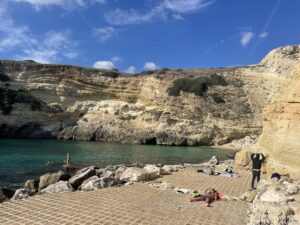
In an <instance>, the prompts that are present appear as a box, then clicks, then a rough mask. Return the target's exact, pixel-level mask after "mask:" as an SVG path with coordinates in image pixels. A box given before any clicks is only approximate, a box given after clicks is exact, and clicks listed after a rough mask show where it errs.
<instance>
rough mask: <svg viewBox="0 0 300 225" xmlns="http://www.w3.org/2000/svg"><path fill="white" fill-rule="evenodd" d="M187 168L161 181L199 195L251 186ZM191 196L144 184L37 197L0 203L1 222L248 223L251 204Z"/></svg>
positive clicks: (231, 192)
mask: <svg viewBox="0 0 300 225" xmlns="http://www.w3.org/2000/svg"><path fill="white" fill-rule="evenodd" d="M195 171H196V169H195V168H187V169H184V170H182V171H180V172H178V173H174V174H173V175H169V176H164V177H163V178H160V179H162V180H166V181H167V182H169V183H170V184H172V185H174V186H176V187H181V188H191V189H195V190H199V191H202V190H204V189H205V188H207V187H209V186H211V187H214V188H215V189H217V190H218V191H220V192H224V193H226V194H229V195H235V196H239V195H240V194H241V193H243V192H245V191H246V190H247V188H248V185H249V180H250V177H249V174H247V173H246V172H241V178H239V179H232V178H227V177H214V176H208V175H205V174H198V173H196V172H195ZM189 197H190V196H189V195H184V194H177V193H175V191H173V190H171V189H167V190H163V189H156V188H153V187H150V186H149V185H148V184H147V183H136V184H133V185H130V186H122V187H112V188H105V189H99V190H96V191H91V192H73V193H58V194H44V195H37V196H34V197H31V198H28V199H24V200H16V201H10V202H6V203H3V204H0V224H1V225H2V224H3V225H6V224H7V225H14V224H22V225H23V224H28V225H29V224H30V225H32V224H42V225H47V224H49V225H50V224H51V225H55V224H59V225H62V224H72V225H79V224H90V225H92V224H101V225H102V224H103V225H104V224H118V225H123V224H124V225H126V224H153V225H159V224H166V225H167V224H170V225H171V224H172V225H176V224H178V225H179V224H180V225H188V224H189V225H192V224H207V225H208V224H217V225H221V224H230V225H231V224H246V219H247V210H248V207H249V205H248V204H247V203H245V202H241V201H218V202H215V203H214V204H212V207H204V206H203V203H201V202H194V203H190V202H189Z"/></svg>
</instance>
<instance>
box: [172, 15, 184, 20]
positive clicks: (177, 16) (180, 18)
mask: <svg viewBox="0 0 300 225" xmlns="http://www.w3.org/2000/svg"><path fill="white" fill-rule="evenodd" d="M173 18H174V19H175V20H184V17H183V16H182V15H180V14H173Z"/></svg>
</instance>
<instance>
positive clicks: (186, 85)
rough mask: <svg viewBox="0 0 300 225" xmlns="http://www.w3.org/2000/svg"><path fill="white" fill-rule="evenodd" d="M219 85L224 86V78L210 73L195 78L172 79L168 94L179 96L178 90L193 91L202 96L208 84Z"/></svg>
mask: <svg viewBox="0 0 300 225" xmlns="http://www.w3.org/2000/svg"><path fill="white" fill-rule="evenodd" d="M214 85H221V86H226V85H227V82H226V81H225V79H224V78H223V77H222V76H220V75H217V74H212V75H210V76H207V77H197V78H180V79H177V80H175V81H173V86H172V87H170V88H169V90H168V94H169V96H179V95H180V91H183V92H188V93H193V94H195V95H198V96H203V93H204V92H206V91H207V89H208V87H209V86H214Z"/></svg>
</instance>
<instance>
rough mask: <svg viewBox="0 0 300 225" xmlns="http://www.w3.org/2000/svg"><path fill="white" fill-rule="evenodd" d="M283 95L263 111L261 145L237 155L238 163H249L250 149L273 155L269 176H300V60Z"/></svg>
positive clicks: (270, 159)
mask: <svg viewBox="0 0 300 225" xmlns="http://www.w3.org/2000/svg"><path fill="white" fill-rule="evenodd" d="M294 71H295V73H294V76H293V79H292V80H291V82H290V83H288V85H285V86H283V87H284V92H283V94H282V95H281V96H280V97H279V98H278V99H276V100H275V101H274V102H273V103H272V104H270V105H269V106H267V107H266V108H265V110H264V112H263V118H264V122H263V133H262V135H261V137H260V139H259V142H258V143H257V145H255V146H253V147H250V148H246V149H244V150H243V151H242V152H240V153H239V154H238V155H237V163H238V164H247V154H248V155H249V152H257V151H261V152H263V153H266V154H268V155H269V157H268V159H267V161H266V164H265V168H264V170H265V171H266V172H267V174H268V175H270V174H271V173H274V172H277V173H282V174H286V173H289V174H291V175H292V176H293V177H296V178H300V163H299V158H300V61H298V64H297V65H296V67H295V69H294Z"/></svg>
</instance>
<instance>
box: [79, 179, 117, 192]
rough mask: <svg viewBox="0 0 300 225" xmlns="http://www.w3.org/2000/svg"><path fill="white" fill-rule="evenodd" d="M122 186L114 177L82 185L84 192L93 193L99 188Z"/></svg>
mask: <svg viewBox="0 0 300 225" xmlns="http://www.w3.org/2000/svg"><path fill="white" fill-rule="evenodd" d="M118 184H121V181H120V180H119V179H118V178H114V177H102V178H98V179H95V180H90V181H89V182H87V183H85V184H84V185H81V190H82V191H91V190H95V189H98V188H106V187H112V186H114V185H118Z"/></svg>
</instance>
